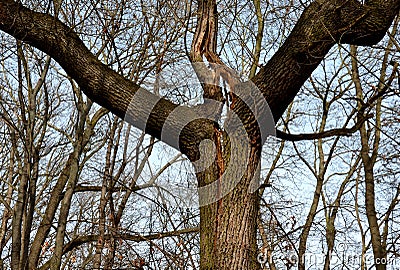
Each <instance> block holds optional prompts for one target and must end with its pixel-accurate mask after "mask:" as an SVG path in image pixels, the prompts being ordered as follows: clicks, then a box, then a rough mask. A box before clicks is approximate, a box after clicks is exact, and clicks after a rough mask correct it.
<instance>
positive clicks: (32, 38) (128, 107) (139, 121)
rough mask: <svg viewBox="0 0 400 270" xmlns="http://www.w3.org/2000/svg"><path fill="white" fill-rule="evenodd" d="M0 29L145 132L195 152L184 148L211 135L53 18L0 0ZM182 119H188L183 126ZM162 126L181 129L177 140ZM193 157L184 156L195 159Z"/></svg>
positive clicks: (192, 115)
mask: <svg viewBox="0 0 400 270" xmlns="http://www.w3.org/2000/svg"><path fill="white" fill-rule="evenodd" d="M0 30H2V31H4V32H6V33H8V34H10V35H12V36H13V37H15V38H17V39H20V40H23V41H24V42H26V43H29V44H31V45H32V46H34V47H36V48H38V49H39V50H41V51H43V52H45V53H47V54H49V55H50V56H51V57H52V58H54V59H55V60H56V61H57V62H58V63H59V64H60V66H61V67H62V68H63V69H64V70H65V71H66V72H67V73H68V74H69V75H70V76H71V77H72V78H73V79H74V80H75V81H76V82H77V83H78V85H79V86H80V87H81V88H82V90H83V92H84V93H85V94H86V95H87V96H88V97H89V98H90V99H91V100H93V101H95V102H96V103H98V104H100V105H101V106H103V107H105V108H107V109H109V110H110V111H111V112H112V113H113V114H115V115H117V116H119V117H121V118H123V119H126V120H127V121H128V122H129V123H131V124H133V125H134V126H136V127H138V128H140V129H142V130H145V131H146V132H147V133H148V134H150V135H152V136H154V137H156V138H159V139H161V140H163V141H164V142H166V143H168V144H170V145H171V146H173V147H175V148H179V147H180V148H181V149H180V150H181V151H182V152H183V153H185V154H187V153H189V152H191V153H196V152H197V151H190V150H189V148H190V149H191V150H196V148H197V145H198V143H199V142H200V141H201V140H203V139H205V138H209V137H210V136H212V128H213V127H212V124H211V123H210V122H211V121H204V120H197V121H192V122H191V121H190V120H191V119H199V118H200V117H197V114H196V111H195V110H192V109H190V108H187V107H183V106H180V108H179V114H174V116H172V117H171V112H172V111H174V110H176V108H177V105H176V104H173V103H172V102H170V101H168V100H166V99H162V98H159V97H157V96H156V95H154V94H152V93H150V92H148V91H146V90H144V89H142V88H140V87H139V86H138V85H136V84H134V83H133V82H131V81H130V80H128V79H126V78H124V77H123V76H121V75H120V74H118V73H117V72H115V71H114V70H112V69H111V68H109V67H107V66H106V65H104V64H103V63H101V62H100V61H99V60H98V59H97V58H96V57H95V56H94V55H93V54H92V53H91V52H90V51H89V50H88V48H86V46H85V45H84V44H83V42H82V41H81V40H80V38H79V37H78V35H77V34H76V33H75V32H73V30H71V29H70V28H69V27H68V26H66V25H65V24H63V23H62V22H61V21H59V20H58V19H56V18H54V17H52V16H50V15H48V14H42V13H38V12H34V11H32V10H29V9H27V8H25V7H23V6H22V5H21V4H18V3H16V2H15V1H11V0H1V1H0ZM178 115H179V117H178ZM168 117H169V118H168ZM167 118H168V120H166V119H167ZM187 122H191V123H190V124H189V125H187V126H186V123H187ZM182 126H186V127H185V128H184V129H183V127H182ZM163 129H164V130H168V131H169V132H170V133H171V134H172V135H177V136H179V134H180V138H179V143H178V142H177V141H178V139H176V138H175V137H174V136H164V137H163V138H162V136H161V131H162V130H163ZM163 132H164V131H163ZM180 132H181V133H180ZM178 144H179V145H178ZM195 156H196V155H194V156H192V157H189V158H192V159H195V158H196V157H195Z"/></svg>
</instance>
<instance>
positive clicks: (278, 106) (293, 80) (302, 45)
mask: <svg viewBox="0 0 400 270" xmlns="http://www.w3.org/2000/svg"><path fill="white" fill-rule="evenodd" d="M399 8H400V0H373V1H366V4H364V5H362V4H361V3H360V2H359V1H356V0H329V1H314V2H313V3H312V4H311V5H310V6H309V7H308V8H306V9H305V11H304V12H303V14H302V15H301V17H300V19H299V20H298V22H297V24H296V26H295V27H294V29H293V30H292V32H291V34H290V35H289V37H288V38H287V40H286V41H285V43H284V44H283V45H282V47H281V48H280V49H279V50H278V51H277V53H275V55H274V56H273V57H272V58H271V59H270V61H269V62H268V63H267V64H266V65H265V66H264V67H263V68H261V70H260V71H259V73H258V74H257V75H256V76H255V77H254V78H253V82H254V83H255V84H256V85H257V87H259V89H260V90H261V91H262V92H263V95H264V97H265V98H266V100H267V102H268V104H269V106H270V108H271V111H272V113H273V114H274V118H275V120H277V119H279V118H280V117H281V115H282V114H283V112H284V111H285V110H286V108H287V106H288V105H289V104H290V102H292V101H293V99H294V97H295V96H296V94H297V93H298V91H299V89H300V88H301V86H302V85H303V84H304V82H305V81H306V80H307V79H308V78H309V77H310V75H311V73H312V72H313V71H314V70H315V69H316V68H317V66H318V65H319V64H320V62H321V61H322V60H323V59H324V57H325V55H326V54H327V53H328V51H329V50H330V49H331V48H332V46H333V45H335V44H336V43H349V44H357V45H363V46H370V45H373V44H375V43H377V42H379V41H380V40H381V39H382V38H383V37H384V35H385V33H386V31H387V29H388V28H389V27H390V25H391V23H392V21H393V19H394V17H395V16H396V15H397V14H398V13H399Z"/></svg>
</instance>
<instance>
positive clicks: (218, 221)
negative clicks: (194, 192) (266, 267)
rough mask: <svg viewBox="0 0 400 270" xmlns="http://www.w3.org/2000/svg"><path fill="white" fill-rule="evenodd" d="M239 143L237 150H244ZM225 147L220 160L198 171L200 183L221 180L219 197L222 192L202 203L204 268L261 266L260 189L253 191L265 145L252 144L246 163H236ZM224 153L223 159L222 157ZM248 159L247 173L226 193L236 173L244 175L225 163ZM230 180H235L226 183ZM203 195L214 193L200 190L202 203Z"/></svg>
mask: <svg viewBox="0 0 400 270" xmlns="http://www.w3.org/2000/svg"><path fill="white" fill-rule="evenodd" d="M217 146H218V144H217ZM235 147H236V149H233V151H235V152H236V151H237V152H241V150H242V149H240V147H237V146H235ZM244 148H245V147H244ZM225 149H227V150H225V151H224V152H222V151H220V149H217V154H216V156H217V158H216V160H215V161H216V162H215V163H214V164H212V165H211V166H210V167H209V168H208V169H207V170H205V171H204V172H202V173H198V174H197V179H198V182H199V185H200V186H204V185H205V184H208V183H210V182H213V181H217V183H218V185H216V188H217V190H216V194H217V195H216V198H219V196H221V195H222V198H220V199H219V200H216V201H215V202H213V203H211V204H206V205H202V206H201V207H200V228H201V230H200V269H201V270H205V269H221V270H222V269H260V264H259V263H258V262H257V254H258V248H257V243H256V235H257V234H256V230H257V214H258V207H259V203H258V200H259V199H258V196H257V194H258V193H257V192H251V190H252V187H251V186H252V185H253V183H255V182H253V180H254V179H258V178H259V169H258V164H259V162H260V153H261V147H256V146H254V147H251V151H250V154H249V156H248V158H246V159H244V160H242V161H243V163H242V164H235V163H234V162H233V161H232V160H231V158H230V154H229V147H227V148H225ZM221 157H223V159H222V160H218V158H221ZM246 161H247V168H246V170H245V174H244V175H243V176H242V177H241V178H240V181H238V183H237V184H236V186H234V187H233V189H232V190H231V191H230V192H229V193H228V194H227V195H225V196H223V193H225V192H224V190H225V188H226V187H227V186H229V185H230V184H231V183H232V182H233V183H234V182H236V181H235V180H234V177H240V175H239V176H238V175H235V173H229V172H228V171H230V169H227V168H225V167H226V166H234V167H235V166H241V165H243V164H246ZM221 167H222V168H221ZM221 169H222V170H223V171H221ZM224 169H225V170H224ZM237 171H240V169H238V170H237ZM224 172H226V173H225V174H224ZM254 172H255V173H254ZM254 174H255V175H254ZM215 179H217V180H215ZM230 180H232V182H229V183H226V181H230ZM200 190H201V188H200ZM203 195H206V196H209V195H210V193H207V194H202V192H200V204H202V201H203V199H202V196H203Z"/></svg>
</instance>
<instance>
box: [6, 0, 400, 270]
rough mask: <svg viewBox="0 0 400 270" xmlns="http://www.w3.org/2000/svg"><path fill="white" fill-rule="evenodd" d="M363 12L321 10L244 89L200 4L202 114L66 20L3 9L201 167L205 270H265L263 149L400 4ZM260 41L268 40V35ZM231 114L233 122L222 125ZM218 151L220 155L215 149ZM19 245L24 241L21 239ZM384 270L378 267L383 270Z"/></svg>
mask: <svg viewBox="0 0 400 270" xmlns="http://www.w3.org/2000/svg"><path fill="white" fill-rule="evenodd" d="M363 2H364V3H361V2H360V1H356V0H350V1H349V0H328V1H313V2H311V3H310V4H309V5H308V6H307V7H305V8H304V10H303V12H302V14H301V16H300V18H299V19H298V21H297V23H296V25H295V26H294V28H293V29H292V30H291V33H290V35H289V36H288V37H287V38H286V40H285V42H284V43H283V44H282V46H281V47H280V48H279V49H278V50H277V52H276V53H275V54H274V55H273V56H272V57H271V59H269V61H268V62H266V63H261V65H260V66H261V67H260V68H259V69H258V71H257V72H255V70H256V69H257V66H255V67H254V69H252V70H253V74H251V76H250V77H251V80H250V81H244V82H243V81H242V80H240V78H239V77H238V76H237V75H235V74H234V72H233V71H232V70H231V69H230V68H229V67H227V66H226V65H225V64H224V63H223V61H222V60H221V59H220V57H219V56H218V54H217V52H216V48H217V39H216V36H217V34H218V29H219V28H218V12H217V9H216V1H215V0H200V1H198V4H197V9H198V12H197V14H198V16H197V27H196V32H195V35H194V38H193V41H192V47H191V51H190V53H189V55H188V57H189V59H190V61H191V63H192V64H193V68H194V70H195V72H196V74H197V76H198V78H199V79H200V81H201V82H202V87H203V98H204V100H205V103H204V106H195V107H187V106H178V105H177V104H174V103H173V102H171V101H169V100H167V99H165V98H160V97H158V96H156V95H155V94H153V93H151V92H150V91H146V90H145V89H143V88H141V87H140V85H138V84H135V83H134V82H132V81H131V80H128V79H127V78H125V77H124V76H122V75H120V74H118V73H117V72H115V71H114V70H113V69H111V68H110V67H108V66H106V65H105V64H104V63H102V62H101V61H99V60H98V58H97V57H96V56H95V55H94V54H93V53H92V52H91V51H90V50H89V49H88V48H87V47H86V46H85V44H84V43H83V41H82V39H81V37H79V35H78V34H77V33H75V32H74V29H71V28H70V27H68V26H67V25H66V24H65V23H63V22H62V21H61V20H59V19H58V18H57V17H56V16H51V15H49V14H45V13H39V12H35V11H33V10H31V9H28V8H26V7H25V6H24V5H22V4H21V3H20V2H19V1H11V0H2V1H0V29H1V30H2V31H4V32H6V33H8V34H10V35H12V36H13V37H15V38H17V39H18V40H21V41H22V42H25V43H27V44H30V45H32V46H34V47H36V48H38V49H39V50H41V51H43V52H45V53H46V54H48V55H49V56H51V57H52V58H53V59H54V60H55V61H57V63H58V64H59V65H60V66H61V67H62V68H63V69H64V70H65V71H66V72H67V74H68V75H69V76H70V77H71V78H72V79H73V80H74V81H75V82H76V83H77V84H78V85H79V86H80V87H81V89H82V90H83V91H84V93H85V94H86V95H87V97H89V98H90V99H91V100H92V101H94V102H96V103H98V104H99V105H101V106H103V107H104V108H106V109H108V110H109V111H111V112H112V113H114V114H115V115H117V116H119V117H120V118H123V119H125V120H126V121H127V122H129V123H131V124H132V125H134V126H136V127H137V128H139V129H142V130H143V131H145V132H146V133H147V134H149V135H151V136H154V137H156V138H158V139H160V140H162V141H164V142H165V143H167V144H169V145H170V146H171V147H174V148H176V149H178V150H179V151H180V152H181V153H183V154H185V155H186V156H187V157H188V158H189V160H190V161H191V162H193V164H194V167H195V169H196V177H197V180H198V187H199V192H200V205H201V207H200V268H201V269H259V268H260V265H259V263H258V262H257V246H256V235H257V233H256V227H257V214H258V207H259V198H258V196H257V192H254V191H255V189H256V188H254V186H256V187H257V185H255V183H256V182H255V181H256V180H257V178H258V174H259V164H260V159H261V149H262V146H263V144H264V142H265V139H266V135H268V134H270V133H272V131H271V129H273V127H268V126H264V125H270V124H271V123H272V122H273V121H272V118H273V119H275V120H278V119H279V118H280V117H281V116H282V115H283V113H284V112H285V110H286V109H287V107H288V106H289V104H290V103H291V102H292V101H293V99H294V98H295V96H296V95H297V93H298V92H299V90H300V88H301V87H302V85H303V84H304V82H305V81H306V80H307V79H308V78H309V77H310V75H311V73H312V72H313V71H314V70H315V69H316V68H317V67H318V65H319V64H320V63H321V61H322V60H323V59H324V57H325V56H326V55H327V53H328V52H329V50H330V49H331V48H332V47H333V46H334V45H335V44H338V43H340V44H352V45H359V46H372V45H374V44H376V43H377V42H379V41H380V40H381V39H382V38H383V37H384V35H385V34H386V31H387V30H388V29H389V27H390V25H391V23H392V21H393V19H394V18H395V16H396V15H397V14H398V12H399V9H400V1H399V0H370V1H363ZM256 6H257V5H256ZM260 29H262V27H260ZM260 33H261V34H260V35H261V36H262V33H263V31H262V30H261V31H260ZM127 46H129V44H127ZM256 56H257V55H256ZM258 57H259V56H258ZM219 78H221V80H222V81H224V82H225V83H226V84H227V87H226V89H227V91H224V89H225V88H224V87H221V86H220V85H219V84H218V83H216V81H220V79H219ZM224 104H227V107H226V109H227V110H228V117H227V118H226V120H225V122H224V123H223V124H221V121H220V118H221V115H222V113H223V111H224V110H223V109H222V107H223V106H224ZM266 104H268V106H269V108H268V106H266ZM270 113H272V118H270V115H269V114H270ZM361 118H362V117H361ZM238 120H240V121H238ZM243 132H245V136H243V135H244V134H243ZM280 134H281V133H280ZM281 135H282V134H281ZM282 136H283V135H282ZM210 141H211V142H213V144H214V146H211V145H210V144H209V143H207V142H210ZM207 151H210V152H212V153H213V155H212V156H213V158H212V160H211V162H209V160H206V159H207V158H206V159H204V158H203V157H204V156H207ZM205 163H207V165H208V166H204V165H205ZM18 214H19V215H20V213H18V212H16V213H14V215H18ZM15 218H18V217H15ZM44 231H45V230H44ZM13 237H15V238H18V237H20V236H19V235H18V233H17V232H15V235H14V232H13ZM42 239H43V240H44V238H42ZM39 244H43V243H39ZM373 251H374V256H375V257H376V258H382V256H384V254H382V251H381V250H379V249H375V248H374V250H373ZM19 254H21V245H20V244H18V241H15V242H14V239H13V246H12V259H13V260H14V262H13V264H12V265H13V268H14V269H17V268H18V266H19V265H20V263H19V260H20V256H19ZM31 256H32V257H33V258H29V264H26V267H27V268H28V269H30V268H35V267H36V265H35V263H37V257H38V254H31ZM384 267H385V266H384V265H377V269H384Z"/></svg>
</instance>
